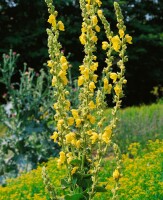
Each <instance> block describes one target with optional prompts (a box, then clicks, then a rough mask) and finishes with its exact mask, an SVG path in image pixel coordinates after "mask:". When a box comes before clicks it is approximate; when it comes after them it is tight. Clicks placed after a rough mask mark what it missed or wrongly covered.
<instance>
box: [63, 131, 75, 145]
mask: <svg viewBox="0 0 163 200" xmlns="http://www.w3.org/2000/svg"><path fill="white" fill-rule="evenodd" d="M65 138H66V143H67V144H70V143H71V142H72V140H74V139H75V133H74V132H70V133H68V134H67V135H66V136H65Z"/></svg>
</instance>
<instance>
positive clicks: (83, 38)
mask: <svg viewBox="0 0 163 200" xmlns="http://www.w3.org/2000/svg"><path fill="white" fill-rule="evenodd" d="M79 40H80V42H81V44H83V45H85V44H86V35H85V34H84V33H82V34H81V36H80V37H79Z"/></svg>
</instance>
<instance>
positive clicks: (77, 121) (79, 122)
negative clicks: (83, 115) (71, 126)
mask: <svg viewBox="0 0 163 200" xmlns="http://www.w3.org/2000/svg"><path fill="white" fill-rule="evenodd" d="M75 122H76V127H79V126H80V124H81V122H82V120H81V119H80V118H77V119H76V120H75Z"/></svg>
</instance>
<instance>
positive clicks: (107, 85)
mask: <svg viewBox="0 0 163 200" xmlns="http://www.w3.org/2000/svg"><path fill="white" fill-rule="evenodd" d="M103 81H104V91H105V92H107V93H108V94H110V93H111V89H112V85H111V84H109V81H108V79H107V78H106V77H105V78H104V80H103Z"/></svg>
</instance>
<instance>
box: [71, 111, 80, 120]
mask: <svg viewBox="0 0 163 200" xmlns="http://www.w3.org/2000/svg"><path fill="white" fill-rule="evenodd" d="M71 113H72V115H73V117H74V118H78V116H79V114H78V111H77V110H76V109H72V110H71Z"/></svg>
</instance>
